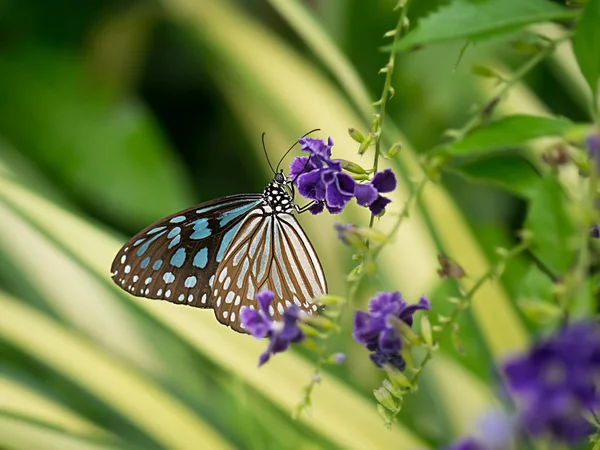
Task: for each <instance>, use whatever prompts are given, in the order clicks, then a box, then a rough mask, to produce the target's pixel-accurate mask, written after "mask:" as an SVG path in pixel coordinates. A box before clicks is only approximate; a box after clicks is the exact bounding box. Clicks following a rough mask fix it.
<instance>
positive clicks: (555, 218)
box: [525, 176, 576, 274]
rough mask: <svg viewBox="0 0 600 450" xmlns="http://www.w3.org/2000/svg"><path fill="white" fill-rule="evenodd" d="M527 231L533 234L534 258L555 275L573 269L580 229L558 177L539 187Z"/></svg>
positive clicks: (540, 184)
mask: <svg viewBox="0 0 600 450" xmlns="http://www.w3.org/2000/svg"><path fill="white" fill-rule="evenodd" d="M525 228H526V229H528V230H529V231H531V232H532V233H533V245H532V252H533V254H534V255H535V256H536V257H537V258H538V259H539V260H540V261H541V262H542V263H543V264H544V265H546V266H547V267H548V268H549V269H550V270H551V271H552V272H554V273H555V274H563V273H565V272H566V271H567V270H568V269H569V268H570V267H571V264H572V262H573V257H574V254H575V250H576V249H575V246H574V241H575V239H574V238H575V233H576V228H575V226H574V224H573V221H572V218H571V214H570V213H569V211H568V208H567V203H566V199H565V196H564V193H563V190H562V187H561V185H560V183H559V182H558V180H557V179H556V178H555V177H552V176H549V177H547V178H543V179H542V180H540V182H539V183H538V185H537V186H536V189H535V191H534V192H533V195H532V198H531V203H530V206H529V212H528V216H527V219H526V222H525Z"/></svg>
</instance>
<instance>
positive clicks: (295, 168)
mask: <svg viewBox="0 0 600 450" xmlns="http://www.w3.org/2000/svg"><path fill="white" fill-rule="evenodd" d="M315 169H317V166H316V165H315V163H314V162H313V161H312V159H311V160H309V159H308V156H296V157H295V158H294V159H293V160H292V162H291V163H290V172H289V175H288V177H289V179H290V180H294V181H297V180H296V178H298V176H299V175H301V174H302V173H307V172H311V171H313V170H315Z"/></svg>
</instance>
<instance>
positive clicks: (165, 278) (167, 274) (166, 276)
mask: <svg viewBox="0 0 600 450" xmlns="http://www.w3.org/2000/svg"><path fill="white" fill-rule="evenodd" d="M163 281H164V282H165V283H172V282H173V281H175V275H173V274H172V273H171V272H165V274H164V275H163Z"/></svg>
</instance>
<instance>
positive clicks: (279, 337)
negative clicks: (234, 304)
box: [240, 291, 304, 366]
mask: <svg viewBox="0 0 600 450" xmlns="http://www.w3.org/2000/svg"><path fill="white" fill-rule="evenodd" d="M274 298H275V294H274V293H273V292H271V291H261V292H259V293H258V294H256V301H257V303H258V311H256V310H254V309H250V308H246V307H245V306H244V307H242V310H241V311H240V319H241V321H242V324H243V325H244V327H245V328H246V330H248V332H249V333H250V334H251V335H252V336H254V337H255V338H257V339H260V338H265V337H267V338H269V345H268V347H267V349H266V350H265V351H264V352H263V353H262V354H261V355H260V358H259V360H258V365H259V366H262V365H263V364H264V363H266V362H267V361H268V360H269V358H270V357H271V355H273V354H275V353H280V352H283V351H285V350H287V349H288V347H289V346H290V344H291V343H292V342H300V341H302V340H303V339H304V333H302V330H300V328H299V327H298V320H299V319H300V315H301V314H302V311H301V310H300V309H299V308H298V307H297V306H296V305H292V306H290V307H288V308H286V309H285V310H284V311H283V321H282V322H280V321H274V320H273V318H272V317H271V314H269V306H270V304H271V302H272V301H273V299H274Z"/></svg>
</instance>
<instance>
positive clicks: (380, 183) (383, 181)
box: [371, 169, 397, 193]
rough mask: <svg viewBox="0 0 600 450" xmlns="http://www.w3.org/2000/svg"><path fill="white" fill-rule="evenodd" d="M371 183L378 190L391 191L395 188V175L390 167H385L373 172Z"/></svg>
mask: <svg viewBox="0 0 600 450" xmlns="http://www.w3.org/2000/svg"><path fill="white" fill-rule="evenodd" d="M371 184H372V185H373V186H374V187H375V189H377V191H378V192H384V193H385V192H392V191H393V190H394V189H396V184H397V183H396V175H394V172H393V171H392V169H385V170H384V171H382V172H377V173H376V174H375V176H374V177H373V180H372V181H371Z"/></svg>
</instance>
